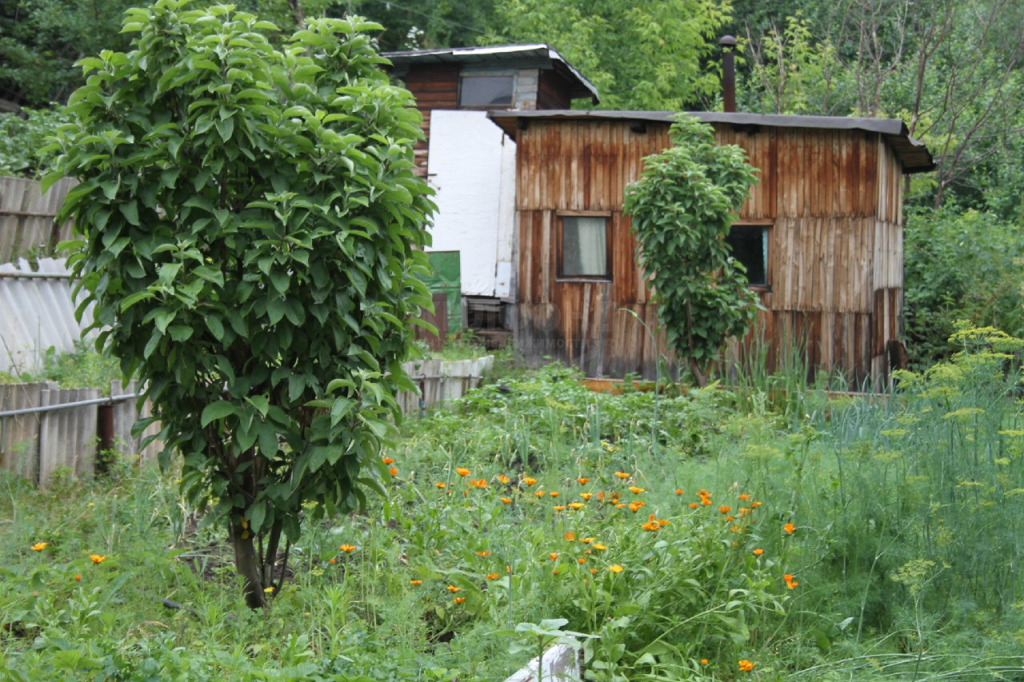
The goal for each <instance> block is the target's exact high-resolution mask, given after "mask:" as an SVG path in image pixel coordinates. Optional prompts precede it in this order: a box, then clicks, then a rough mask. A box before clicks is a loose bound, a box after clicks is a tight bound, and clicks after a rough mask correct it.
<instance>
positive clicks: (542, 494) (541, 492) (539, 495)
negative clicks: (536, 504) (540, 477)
mask: <svg viewBox="0 0 1024 682" xmlns="http://www.w3.org/2000/svg"><path fill="white" fill-rule="evenodd" d="M534 495H536V496H537V497H544V496H545V495H547V493H546V492H544V491H543V490H538V491H537V492H535V493H534Z"/></svg>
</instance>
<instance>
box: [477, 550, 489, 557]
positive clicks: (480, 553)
mask: <svg viewBox="0 0 1024 682" xmlns="http://www.w3.org/2000/svg"><path fill="white" fill-rule="evenodd" d="M476 555H477V556H491V553H490V552H487V551H484V552H477V553H476Z"/></svg>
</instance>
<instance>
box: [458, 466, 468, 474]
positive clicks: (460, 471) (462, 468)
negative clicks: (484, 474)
mask: <svg viewBox="0 0 1024 682" xmlns="http://www.w3.org/2000/svg"><path fill="white" fill-rule="evenodd" d="M455 473H457V474H458V475H459V476H469V469H467V468H466V467H455Z"/></svg>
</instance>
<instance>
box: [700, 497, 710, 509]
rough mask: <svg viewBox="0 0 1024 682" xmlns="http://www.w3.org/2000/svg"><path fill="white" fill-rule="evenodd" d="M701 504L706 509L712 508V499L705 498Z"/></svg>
mask: <svg viewBox="0 0 1024 682" xmlns="http://www.w3.org/2000/svg"><path fill="white" fill-rule="evenodd" d="M700 503H701V504H703V505H704V506H705V507H710V506H711V498H710V497H705V498H703V499H701V501H700Z"/></svg>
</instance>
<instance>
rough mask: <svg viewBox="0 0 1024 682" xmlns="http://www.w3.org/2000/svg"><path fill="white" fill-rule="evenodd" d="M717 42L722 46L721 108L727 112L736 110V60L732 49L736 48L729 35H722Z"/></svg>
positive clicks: (733, 39) (734, 41) (733, 40)
mask: <svg viewBox="0 0 1024 682" xmlns="http://www.w3.org/2000/svg"><path fill="white" fill-rule="evenodd" d="M718 44H719V45H720V46H721V48H722V104H723V109H724V110H725V111H729V112H735V111H736V62H735V54H734V50H735V49H736V38H734V37H733V36H730V35H724V36H722V38H721V40H719V41H718Z"/></svg>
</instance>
